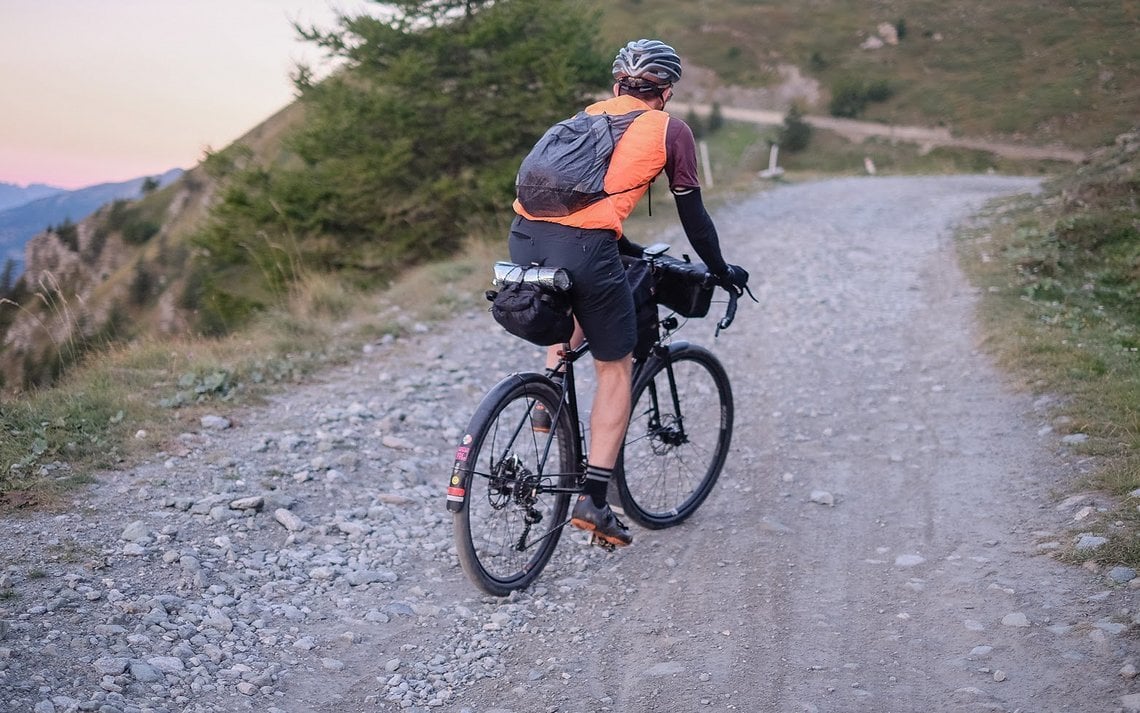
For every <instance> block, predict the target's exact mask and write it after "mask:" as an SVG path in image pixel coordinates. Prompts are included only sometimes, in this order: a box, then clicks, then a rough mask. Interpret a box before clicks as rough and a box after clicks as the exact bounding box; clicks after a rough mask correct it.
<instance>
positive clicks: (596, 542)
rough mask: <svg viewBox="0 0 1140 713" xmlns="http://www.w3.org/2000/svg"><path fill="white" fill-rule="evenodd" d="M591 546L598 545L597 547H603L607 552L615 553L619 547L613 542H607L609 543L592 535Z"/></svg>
mask: <svg viewBox="0 0 1140 713" xmlns="http://www.w3.org/2000/svg"><path fill="white" fill-rule="evenodd" d="M590 544H591V545H596V546H597V547H601V548H602V549H603V550H605V551H606V552H613V551H614V550H616V549H617V545H615V544H614V543H612V542H607V541H605V540H603V539H602V538H600V537H598V536H597V535H590Z"/></svg>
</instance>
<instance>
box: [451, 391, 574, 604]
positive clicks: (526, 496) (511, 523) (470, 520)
mask: <svg viewBox="0 0 1140 713" xmlns="http://www.w3.org/2000/svg"><path fill="white" fill-rule="evenodd" d="M561 401H562V394H561V392H560V391H559V390H558V389H556V388H555V386H554V384H553V383H552V382H551V381H550V379H548V378H546V377H545V376H542V375H540V374H516V375H514V376H511V377H508V378H507V379H504V380H503V381H501V382H500V383H499V384H498V386H496V387H495V388H494V389H492V390H491V392H490V393H488V394H487V396H486V397H485V398H484V399H483V401H482V403H480V404H479V408H478V409H477V410H476V412H475V415H474V416H473V417H472V418H471V423H470V425H469V426H468V428H467V432H466V435H464V436H463V441H462V443H461V445H460V446H459V448H458V450H457V451H456V454H455V465H454V467H453V469H452V475H451V480H452V487H451V488H449V490H448V493H449V495H448V508H449V509H451V510H452V511H453V515H454V529H455V543H456V549H457V550H458V552H459V562H460V564H461V565H462V567H463V570H464V571H465V572H466V573H467V576H468V577H469V578H470V579H471V581H472V582H473V583H474V584H475V586H477V587H478V588H479V589H481V590H482V591H484V592H486V593H487V594H492V595H495V596H506V595H508V594H510V593H511V592H512V591H514V590H516V589H522V588H524V587H526V586H527V585H529V584H530V583H531V582H533V581H534V579H535V578H536V577H538V575H539V573H541V572H542V569H543V567H545V566H546V564H547V562H548V561H549V560H550V557H551V556H552V555H553V554H554V548H555V547H556V546H557V544H558V538H559V536H560V535H561V534H562V528H563V526H564V525H565V524H566V522H567V515H566V511H567V507H568V503H569V500H570V491H571V490H572V489H573V487H574V485H575V484H576V480H577V470H578V461H579V460H580V456H579V455H578V447H577V440H576V438H575V435H574V430H573V427H572V425H571V419H570V415H569V412H568V410H567V409H566V408H559V406H560V404H561ZM539 408H541V409H544V410H545V413H546V414H557V418H555V419H554V420H553V422H552V423H550V422H549V421H548V420H547V419H543V418H540V417H538V416H536V413H537V411H536V409H539ZM542 421H546V422H545V423H540V422H542Z"/></svg>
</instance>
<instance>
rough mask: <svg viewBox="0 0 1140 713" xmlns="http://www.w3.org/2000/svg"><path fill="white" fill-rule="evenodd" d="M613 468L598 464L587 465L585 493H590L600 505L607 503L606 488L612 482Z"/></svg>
mask: <svg viewBox="0 0 1140 713" xmlns="http://www.w3.org/2000/svg"><path fill="white" fill-rule="evenodd" d="M613 472H614V470H613V468H599V467H598V466H596V465H587V466H586V488H585V493H586V495H589V496H590V498H591V499H592V500H593V501H594V504H595V505H597V506H598V507H601V506H602V505H605V504H606V488H607V487H609V484H610V476H611V475H613Z"/></svg>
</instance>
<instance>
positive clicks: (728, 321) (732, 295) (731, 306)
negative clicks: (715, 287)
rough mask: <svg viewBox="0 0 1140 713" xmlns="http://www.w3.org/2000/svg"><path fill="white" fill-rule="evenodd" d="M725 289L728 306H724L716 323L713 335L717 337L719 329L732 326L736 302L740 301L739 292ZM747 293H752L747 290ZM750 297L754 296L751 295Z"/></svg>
mask: <svg viewBox="0 0 1140 713" xmlns="http://www.w3.org/2000/svg"><path fill="white" fill-rule="evenodd" d="M725 291H726V292H728V306H727V307H725V310H724V316H723V317H721V318H720V320H719V321H718V322H717V323H716V332H715V333H714V334H713V337H719V336H720V330H722V329H728V328H729V327H730V326H732V321H733V320H734V319H736V303H737V302H738V301H740V293H738V292H735V291H734V290H727V289H726V290H725ZM748 294H749V295H751V294H752V293H751V292H749V293H748ZM752 299H756V298H755V297H753V298H752Z"/></svg>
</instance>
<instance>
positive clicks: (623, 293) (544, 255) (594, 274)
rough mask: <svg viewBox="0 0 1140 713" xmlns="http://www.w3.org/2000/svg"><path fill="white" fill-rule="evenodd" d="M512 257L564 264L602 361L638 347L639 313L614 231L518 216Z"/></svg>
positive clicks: (521, 261)
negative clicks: (634, 304)
mask: <svg viewBox="0 0 1140 713" xmlns="http://www.w3.org/2000/svg"><path fill="white" fill-rule="evenodd" d="M509 244H510V251H511V262H515V263H518V264H520V265H530V264H532V263H538V264H539V265H544V266H546V267H562V268H565V269H566V270H567V272H569V273H570V279H571V280H572V282H573V284H572V286H571V288H570V302H571V304H572V305H573V308H574V316H575V317H577V319H578V323H579V324H581V325H582V331H583V332H585V334H586V339H587V341H589V342H590V353H591V354H593V355H594V358H595V359H597V360H599V361H616V360H618V359H621V358H622V357H624V356H626V355H627V354H629V353H631V352H632V351H633V347H634V344H635V343H636V341H637V317H636V315H635V312H634V307H633V294H632V293H631V292H630V289H629V282H628V281H627V280H626V277H625V267H624V266H623V265H622V261H621V255H620V254H619V253H618V247H617V240H615V239H614V233H613V231H612V230H589V229H584V228H570V227H567V226H565V225H559V224H558V223H546V222H542V221H538V220H528V219H526V218H523V217H521V216H517V217H516V218H515V220H514V223H512V224H511V236H510V242H509Z"/></svg>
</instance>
